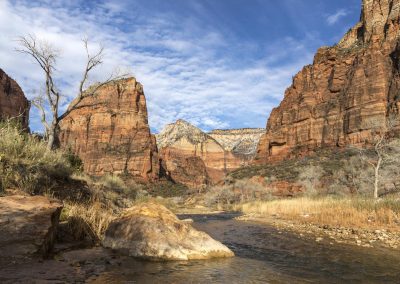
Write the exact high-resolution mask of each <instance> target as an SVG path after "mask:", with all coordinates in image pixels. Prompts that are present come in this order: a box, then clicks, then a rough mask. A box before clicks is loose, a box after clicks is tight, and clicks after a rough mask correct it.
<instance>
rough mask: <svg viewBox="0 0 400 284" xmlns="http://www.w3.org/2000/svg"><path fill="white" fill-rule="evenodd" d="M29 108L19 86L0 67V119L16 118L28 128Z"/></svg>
mask: <svg viewBox="0 0 400 284" xmlns="http://www.w3.org/2000/svg"><path fill="white" fill-rule="evenodd" d="M29 109H30V103H29V101H28V100H27V99H26V97H25V95H24V92H23V91H22V89H21V87H20V86H19V85H18V84H17V82H15V81H14V80H13V79H11V78H10V77H9V76H8V75H7V74H6V73H5V72H4V71H3V70H2V69H0V119H10V118H14V119H17V120H18V121H20V122H21V123H22V127H23V128H24V129H28V127H29Z"/></svg>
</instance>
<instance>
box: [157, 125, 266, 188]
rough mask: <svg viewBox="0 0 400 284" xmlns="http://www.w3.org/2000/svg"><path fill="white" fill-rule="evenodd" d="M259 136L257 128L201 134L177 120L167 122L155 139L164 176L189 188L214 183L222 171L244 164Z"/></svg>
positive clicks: (194, 128) (220, 178)
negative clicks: (170, 122) (164, 171)
mask: <svg viewBox="0 0 400 284" xmlns="http://www.w3.org/2000/svg"><path fill="white" fill-rule="evenodd" d="M260 135H262V133H260V131H259V130H257V129H255V130H252V129H247V130H215V131H212V132H210V133H205V132H203V131H202V130H200V129H199V128H197V127H195V126H193V125H191V124H190V123H188V122H186V121H184V120H178V121H177V122H176V123H173V124H169V125H167V126H166V127H165V128H164V130H163V131H162V132H161V133H160V134H158V135H156V138H157V145H158V149H159V152H160V157H161V159H162V165H163V167H164V169H165V170H166V172H167V175H169V176H170V177H171V178H172V179H173V180H174V181H176V182H180V183H183V184H185V185H188V186H190V187H201V186H204V185H207V184H215V183H218V182H219V181H221V180H223V178H224V177H225V175H226V173H228V172H230V171H232V170H235V169H238V168H240V167H241V166H243V165H245V164H248V163H249V161H250V160H251V159H252V158H253V157H254V153H255V149H256V145H257V144H258V140H259V137H260ZM251 138H252V139H253V140H251Z"/></svg>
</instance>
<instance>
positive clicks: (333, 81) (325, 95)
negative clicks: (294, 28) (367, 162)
mask: <svg viewBox="0 0 400 284" xmlns="http://www.w3.org/2000/svg"><path fill="white" fill-rule="evenodd" d="M399 20H400V0H363V3H362V13H361V19H360V22H359V23H357V24H356V25H355V26H354V27H353V28H352V29H350V30H349V31H348V32H347V34H346V35H345V36H344V37H343V38H342V39H341V40H340V42H339V43H338V44H337V45H335V46H333V47H322V48H320V49H319V50H318V51H317V54H316V55H315V57H314V61H313V64H312V65H308V66H305V67H304V68H303V70H302V71H300V72H299V73H298V74H297V75H296V76H294V79H293V83H292V85H291V86H290V87H289V88H288V89H287V90H286V92H285V95H284V99H283V101H282V102H281V104H280V105H279V107H277V108H275V109H274V110H273V111H272V113H271V115H270V117H269V119H268V123H267V127H266V133H265V134H264V135H263V137H262V138H261V140H260V143H259V146H258V150H257V156H256V159H255V163H259V164H262V163H266V162H273V161H279V160H283V159H285V158H290V157H296V156H302V155H307V154H309V153H310V152H313V151H314V150H316V149H317V148H319V147H339V148H341V147H344V146H346V145H349V144H361V143H364V142H365V141H367V140H368V139H369V138H370V136H371V121H374V120H375V121H383V120H384V119H385V117H386V116H389V114H391V113H397V112H398V108H399V98H400V92H399V91H400V76H399V71H400V61H399V59H400V45H399V33H400V27H399Z"/></svg>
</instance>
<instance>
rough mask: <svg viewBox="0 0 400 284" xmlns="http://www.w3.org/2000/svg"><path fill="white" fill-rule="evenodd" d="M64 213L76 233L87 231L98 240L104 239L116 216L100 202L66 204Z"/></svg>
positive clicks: (86, 232)
mask: <svg viewBox="0 0 400 284" xmlns="http://www.w3.org/2000/svg"><path fill="white" fill-rule="evenodd" d="M64 214H65V216H64V219H67V220H68V221H69V223H70V225H71V226H73V231H74V232H75V233H76V234H78V235H79V234H81V233H85V234H88V235H90V236H91V237H92V238H95V239H98V240H102V239H103V237H104V233H105V230H106V229H107V227H108V225H109V224H110V223H111V221H112V220H114V218H115V217H116V216H115V214H113V212H112V211H111V210H110V209H107V208H104V205H102V204H101V203H100V202H93V203H90V204H87V205H84V204H78V203H74V204H72V203H70V204H66V206H65V212H64Z"/></svg>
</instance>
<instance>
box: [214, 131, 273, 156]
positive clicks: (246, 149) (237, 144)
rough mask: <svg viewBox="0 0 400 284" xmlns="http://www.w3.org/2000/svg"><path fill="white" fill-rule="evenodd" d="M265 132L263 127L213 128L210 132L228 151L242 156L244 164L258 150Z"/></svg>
mask: <svg viewBox="0 0 400 284" xmlns="http://www.w3.org/2000/svg"><path fill="white" fill-rule="evenodd" d="M264 133H265V129H263V128H243V129H229V130H221V129H218V130H213V131H211V132H209V133H208V135H210V136H211V137H212V138H214V139H215V140H216V141H217V142H218V143H219V144H220V145H221V146H222V147H223V148H224V149H225V150H226V151H230V152H232V153H233V154H235V155H237V156H240V157H241V158H242V161H243V164H245V163H246V161H251V160H252V159H253V158H254V156H255V154H256V152H257V145H258V142H259V141H260V138H261V136H262V135H263V134H264Z"/></svg>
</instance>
